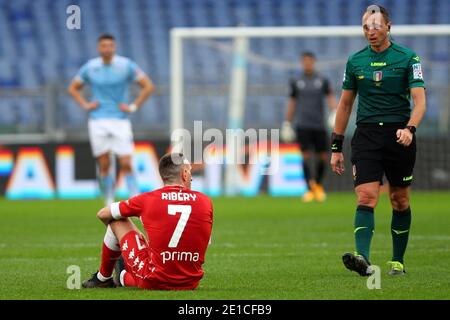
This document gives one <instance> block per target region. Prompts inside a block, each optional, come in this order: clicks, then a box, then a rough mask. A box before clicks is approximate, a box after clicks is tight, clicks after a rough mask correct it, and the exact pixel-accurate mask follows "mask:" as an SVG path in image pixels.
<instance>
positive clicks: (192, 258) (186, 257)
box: [161, 251, 200, 264]
mask: <svg viewBox="0 0 450 320" xmlns="http://www.w3.org/2000/svg"><path fill="white" fill-rule="evenodd" d="M161 257H162V260H163V264H165V263H166V261H189V262H197V261H198V259H200V254H199V253H198V252H189V251H188V252H186V251H182V252H178V251H172V252H171V251H163V252H161Z"/></svg>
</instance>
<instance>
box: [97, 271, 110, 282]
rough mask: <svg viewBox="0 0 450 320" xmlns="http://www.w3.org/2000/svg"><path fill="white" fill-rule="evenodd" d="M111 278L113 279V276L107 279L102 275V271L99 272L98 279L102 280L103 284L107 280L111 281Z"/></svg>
mask: <svg viewBox="0 0 450 320" xmlns="http://www.w3.org/2000/svg"><path fill="white" fill-rule="evenodd" d="M111 278H112V276H111V277H105V276H103V275H102V274H101V273H100V271H99V272H97V279H98V280H100V281H101V282H105V281H107V280H109V279H111Z"/></svg>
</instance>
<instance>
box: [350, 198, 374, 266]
mask: <svg viewBox="0 0 450 320" xmlns="http://www.w3.org/2000/svg"><path fill="white" fill-rule="evenodd" d="M374 228H375V218H374V213H373V208H371V207H367V206H361V205H360V206H358V208H357V209H356V215H355V230H354V233H355V244H356V253H357V254H360V255H362V256H363V257H364V258H366V260H367V261H369V255H370V242H371V241H372V236H373V232H374Z"/></svg>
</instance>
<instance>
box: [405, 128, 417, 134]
mask: <svg viewBox="0 0 450 320" xmlns="http://www.w3.org/2000/svg"><path fill="white" fill-rule="evenodd" d="M405 129H408V130H409V132H411V133H412V134H415V133H416V127H414V126H406V128H405Z"/></svg>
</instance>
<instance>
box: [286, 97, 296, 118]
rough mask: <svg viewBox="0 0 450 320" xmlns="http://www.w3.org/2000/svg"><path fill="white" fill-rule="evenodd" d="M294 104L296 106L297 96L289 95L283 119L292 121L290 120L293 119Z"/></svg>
mask: <svg viewBox="0 0 450 320" xmlns="http://www.w3.org/2000/svg"><path fill="white" fill-rule="evenodd" d="M296 106H297V98H293V97H289V99H288V102H287V108H286V118H285V121H289V122H291V123H292V120H294V114H295V107H296Z"/></svg>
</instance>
